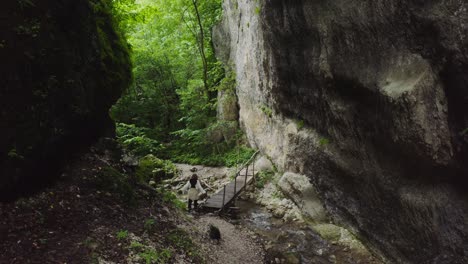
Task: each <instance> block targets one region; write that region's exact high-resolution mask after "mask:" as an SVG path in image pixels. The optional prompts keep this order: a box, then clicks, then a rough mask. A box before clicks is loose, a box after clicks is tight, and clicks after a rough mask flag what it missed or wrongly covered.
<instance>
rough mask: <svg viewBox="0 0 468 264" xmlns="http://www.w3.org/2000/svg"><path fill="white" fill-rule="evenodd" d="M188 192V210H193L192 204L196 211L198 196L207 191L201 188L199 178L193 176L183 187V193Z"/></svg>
mask: <svg viewBox="0 0 468 264" xmlns="http://www.w3.org/2000/svg"><path fill="white" fill-rule="evenodd" d="M187 190H188V197H187V198H188V210H189V211H191V210H192V202H193V207H194V209H197V207H198V196H199V195H200V193H206V192H205V190H203V188H202V187H201V184H200V181H199V180H198V176H197V175H196V174H193V175H192V177H191V178H190V180H189V181H188V182H187V184H185V185H184V187H182V191H183V192H184V193H185V192H187Z"/></svg>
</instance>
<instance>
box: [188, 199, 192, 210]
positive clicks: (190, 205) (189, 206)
mask: <svg viewBox="0 0 468 264" xmlns="http://www.w3.org/2000/svg"><path fill="white" fill-rule="evenodd" d="M188 210H189V211H190V210H192V200H190V199H188Z"/></svg>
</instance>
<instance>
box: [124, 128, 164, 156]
mask: <svg viewBox="0 0 468 264" xmlns="http://www.w3.org/2000/svg"><path fill="white" fill-rule="evenodd" d="M116 132H117V140H118V142H119V143H120V144H121V145H122V146H123V147H124V149H125V150H126V151H127V152H129V153H131V154H133V155H136V156H144V155H148V154H151V153H157V152H158V151H160V150H161V149H162V148H163V147H162V145H161V144H160V143H159V142H158V141H156V140H155V139H152V138H150V137H149V136H148V134H151V130H150V129H148V128H141V127H137V126H135V125H127V124H124V123H117V130H116Z"/></svg>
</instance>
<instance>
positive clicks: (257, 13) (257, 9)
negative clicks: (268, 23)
mask: <svg viewBox="0 0 468 264" xmlns="http://www.w3.org/2000/svg"><path fill="white" fill-rule="evenodd" d="M261 11H262V8H261V7H260V6H257V7H255V14H256V15H260V12H261Z"/></svg>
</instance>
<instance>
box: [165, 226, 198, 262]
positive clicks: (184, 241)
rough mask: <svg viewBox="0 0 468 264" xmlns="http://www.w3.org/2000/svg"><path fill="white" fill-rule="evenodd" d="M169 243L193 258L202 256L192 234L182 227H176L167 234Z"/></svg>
mask: <svg viewBox="0 0 468 264" xmlns="http://www.w3.org/2000/svg"><path fill="white" fill-rule="evenodd" d="M167 238H168V240H169V243H171V244H172V245H173V246H174V247H175V248H177V249H179V250H180V251H181V252H185V253H186V254H187V255H189V256H191V257H193V258H200V256H199V252H198V251H197V250H196V247H195V244H194V243H193V241H192V238H191V237H190V235H189V234H188V233H187V232H185V231H184V230H182V229H175V230H173V231H171V232H170V233H169V235H168V236H167Z"/></svg>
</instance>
